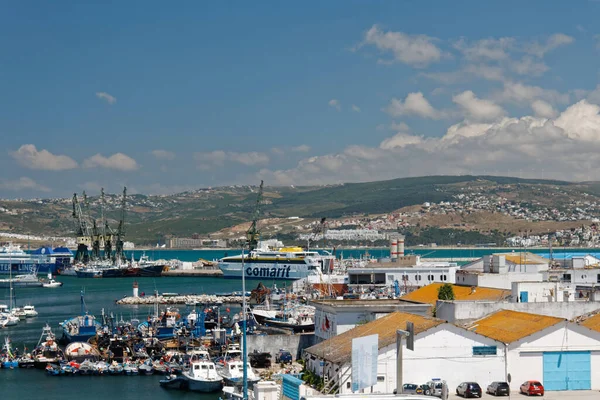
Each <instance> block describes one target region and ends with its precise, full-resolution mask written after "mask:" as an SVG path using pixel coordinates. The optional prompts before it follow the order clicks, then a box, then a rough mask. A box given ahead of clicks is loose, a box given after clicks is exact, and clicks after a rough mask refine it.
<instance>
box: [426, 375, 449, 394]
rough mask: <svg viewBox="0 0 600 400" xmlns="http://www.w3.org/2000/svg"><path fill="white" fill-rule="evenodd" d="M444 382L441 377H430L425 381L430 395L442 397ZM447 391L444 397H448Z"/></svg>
mask: <svg viewBox="0 0 600 400" xmlns="http://www.w3.org/2000/svg"><path fill="white" fill-rule="evenodd" d="M445 384H446V381H443V380H441V379H432V380H430V381H429V382H427V385H428V386H429V387H430V388H431V395H432V396H436V397H439V398H442V388H443V387H444V385H445ZM448 395H449V393H446V398H448Z"/></svg>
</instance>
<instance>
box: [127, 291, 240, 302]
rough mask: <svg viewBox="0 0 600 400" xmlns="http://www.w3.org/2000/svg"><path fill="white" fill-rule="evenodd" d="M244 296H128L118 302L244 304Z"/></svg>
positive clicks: (173, 294) (174, 294)
mask: <svg viewBox="0 0 600 400" xmlns="http://www.w3.org/2000/svg"><path fill="white" fill-rule="evenodd" d="M242 301H243V299H242V296H235V295H231V296H229V295H228V296H219V295H214V294H177V293H172V294H168V295H167V294H166V293H165V294H163V295H158V296H155V295H148V296H143V297H139V296H138V297H134V296H127V297H123V298H122V299H119V300H117V301H116V303H117V304H119V305H152V304H155V303H158V304H188V305H192V304H242Z"/></svg>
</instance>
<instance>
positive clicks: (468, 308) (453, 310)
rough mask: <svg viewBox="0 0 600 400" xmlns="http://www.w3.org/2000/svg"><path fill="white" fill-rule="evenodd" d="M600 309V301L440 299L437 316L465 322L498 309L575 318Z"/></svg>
mask: <svg viewBox="0 0 600 400" xmlns="http://www.w3.org/2000/svg"><path fill="white" fill-rule="evenodd" d="M598 309H600V302H593V301H568V302H566V301H564V302H560V303H558V302H555V303H547V302H546V303H509V302H494V301H476V302H475V301H454V302H451V301H439V300H438V302H437V305H436V316H437V317H438V318H440V319H443V320H445V321H448V322H451V323H454V322H457V321H458V322H463V321H469V320H476V319H479V318H483V317H485V316H486V315H488V314H491V313H493V312H495V311H498V310H513V311H522V312H527V313H531V314H541V315H548V316H552V317H558V318H565V319H569V320H570V319H573V318H575V317H577V316H580V315H583V314H587V313H590V312H592V311H596V310H598Z"/></svg>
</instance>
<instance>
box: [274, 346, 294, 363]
mask: <svg viewBox="0 0 600 400" xmlns="http://www.w3.org/2000/svg"><path fill="white" fill-rule="evenodd" d="M275 362H276V363H277V364H281V363H283V364H288V363H291V362H292V353H290V352H289V351H287V350H284V349H280V350H279V352H278V353H277V354H276V355H275Z"/></svg>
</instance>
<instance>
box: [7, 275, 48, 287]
mask: <svg viewBox="0 0 600 400" xmlns="http://www.w3.org/2000/svg"><path fill="white" fill-rule="evenodd" d="M11 286H12V287H42V282H41V281H40V280H39V279H38V277H37V275H36V274H35V273H31V274H23V275H16V276H15V277H11V278H3V279H0V288H9V287H11Z"/></svg>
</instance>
